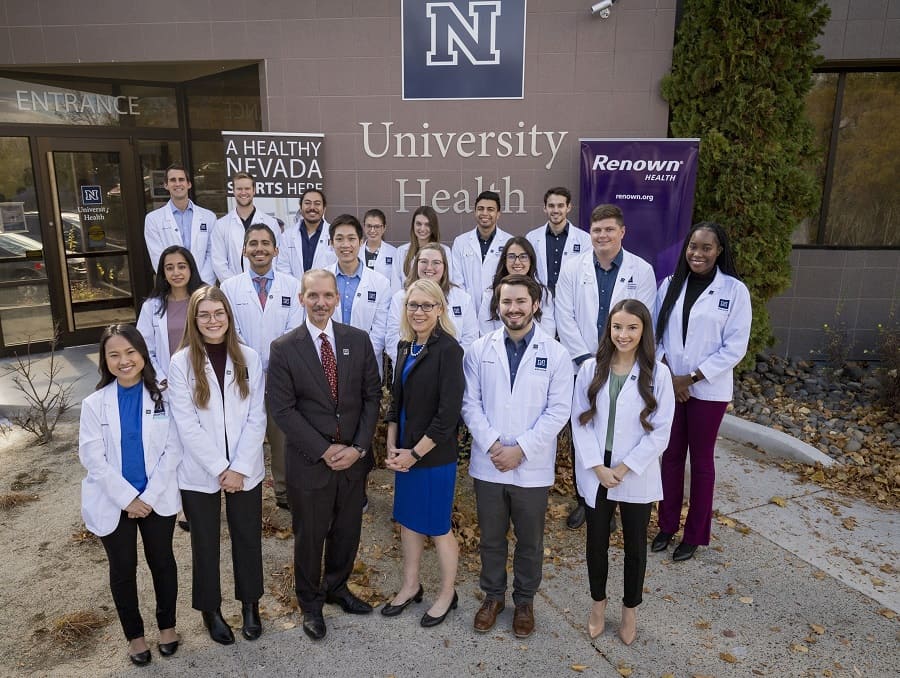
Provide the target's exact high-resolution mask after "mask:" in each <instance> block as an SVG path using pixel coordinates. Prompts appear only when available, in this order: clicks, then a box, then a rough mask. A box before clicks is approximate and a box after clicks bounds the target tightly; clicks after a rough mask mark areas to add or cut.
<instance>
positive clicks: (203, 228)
mask: <svg viewBox="0 0 900 678" xmlns="http://www.w3.org/2000/svg"><path fill="white" fill-rule="evenodd" d="M200 230H201V231H205V230H206V224H205V223H203V224H200Z"/></svg>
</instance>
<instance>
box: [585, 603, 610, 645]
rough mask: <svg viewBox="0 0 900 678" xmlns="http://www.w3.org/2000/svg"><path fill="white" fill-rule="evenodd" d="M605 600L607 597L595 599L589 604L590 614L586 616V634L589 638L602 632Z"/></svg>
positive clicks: (604, 618)
mask: <svg viewBox="0 0 900 678" xmlns="http://www.w3.org/2000/svg"><path fill="white" fill-rule="evenodd" d="M607 600H608V598H604V599H603V600H595V601H594V604H593V605H591V616H590V617H589V618H588V635H589V636H590V637H591V640H593V639H594V638H596V637H597V636H599V635H600V634H601V633H603V629H604V628H605V627H606V601H607Z"/></svg>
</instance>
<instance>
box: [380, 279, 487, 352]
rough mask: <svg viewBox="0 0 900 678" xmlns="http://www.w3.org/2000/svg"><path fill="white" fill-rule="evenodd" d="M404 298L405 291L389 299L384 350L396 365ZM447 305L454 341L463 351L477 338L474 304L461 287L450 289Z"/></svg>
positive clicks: (395, 293) (404, 310)
mask: <svg viewBox="0 0 900 678" xmlns="http://www.w3.org/2000/svg"><path fill="white" fill-rule="evenodd" d="M405 298H406V290H399V291H398V292H394V296H393V297H391V308H390V311H389V312H388V322H387V336H386V338H385V345H384V350H385V353H387V354H388V357H389V358H390V359H391V360H393V361H394V365H395V366H396V364H397V351H398V349H399V347H400V316H401V314H403V313H405V312H406V309H404V308H403V300H404V299H405ZM447 304H448V306H449V307H450V308H449V309H448V313H449V314H450V319H451V320H452V321H453V329H454V331H455V332H456V341H457V342H458V343H459V345H460V346H462V347H463V350H464V351H466V350H468V349H469V346H471V345H472V343H473V342H474V341H475V340H476V339H477V338H478V319H477V318H476V315H475V304H473V303H472V297H470V296H469V295H468V294H466V293H465V292H464V291H463V289H462V288H461V287H456V286H454V287H451V288H450V294H448V295H447Z"/></svg>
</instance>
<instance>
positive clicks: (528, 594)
mask: <svg viewBox="0 0 900 678" xmlns="http://www.w3.org/2000/svg"><path fill="white" fill-rule="evenodd" d="M541 293H542V290H541V286H540V285H539V284H538V283H537V282H536V281H534V280H533V279H532V278H529V277H528V276H524V275H509V276H507V277H505V278H504V279H503V280H502V281H501V282H500V285H498V287H497V290H496V292H495V294H497V295H498V310H499V314H500V319H501V320H502V321H503V327H502V328H501V329H498V330H494V331H493V332H491V333H489V334H486V335H484V336H483V337H481V338H480V339H478V340H477V341H476V342H475V343H474V344H472V347H471V348H470V349H469V350H468V351H466V356H465V362H464V371H465V377H466V393H465V397H464V398H463V408H462V414H463V419H464V420H465V422H466V425H467V426H468V427H469V430H470V431H471V432H472V456H471V459H470V462H469V475H471V476H472V478H474V483H475V500H476V503H477V507H478V525H479V527H480V529H481V542H480V552H481V578H480V585H481V589H482V591H484V596H485V597H484V602H483V603H482V605H481V609H479V610H478V613H477V614H476V615H475V622H474V627H475V630H476V631H478V632H481V633H486V632H488V631H490V630H491V629H492V628H493V626H494V623H495V622H496V620H497V615H498V614H500V612H502V611H503V609H504V607H505V606H506V558H507V538H506V535H507V531H508V530H509V523H510V520H512V524H513V530H514V532H515V536H516V546H515V554H514V556H513V602H514V603H515V606H516V609H515V614H514V615H513V623H512V628H513V633H514V634H515V636H516V637H517V638H527V637H528V636H530V635H531V633H532V632H533V631H534V605H533V601H534V596H535V594H536V593H537V590H538V588H539V587H540V584H541V567H542V565H543V558H544V515H545V513H546V511H547V494H548V492H549V490H550V487H551V486H552V485H553V479H554V466H555V462H556V438H557V435H558V434H559V432H560V430H561V429H562V427H563V426H565V424H566V421H568V419H569V412H570V408H571V402H572V373H571V362H570V360H569V355H568V353H567V352H566V350H565V349H564V348H563V347H562V346H561V345H560V344H559V342H557V341H556V340H555V339H554V338H553V337H551V336H550V335H549V334H547V333H546V332H545V331H544V330H543V329H541V327H540V325H538V324H537V323H535V319H537V320H540V299H541Z"/></svg>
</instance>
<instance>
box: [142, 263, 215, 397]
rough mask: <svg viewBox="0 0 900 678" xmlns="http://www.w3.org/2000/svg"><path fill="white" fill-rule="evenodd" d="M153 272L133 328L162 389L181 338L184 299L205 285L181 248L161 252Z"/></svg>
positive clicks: (185, 317) (185, 312)
mask: <svg viewBox="0 0 900 678" xmlns="http://www.w3.org/2000/svg"><path fill="white" fill-rule="evenodd" d="M156 271H157V273H156V281H155V283H154V285H153V290H152V291H151V292H150V294H149V295H148V296H147V299H146V300H145V301H144V304H143V305H142V306H141V312H140V315H138V321H137V328H138V330H139V331H140V333H141V334H142V335H143V336H144V341H146V342H147V349H148V350H149V351H150V362H151V364H152V365H153V369H154V370H156V376H157V378H158V379H159V382H160V384H161V385H163V386H165V384H166V379H167V378H168V374H169V361H170V360H171V358H172V355H174V353H175V351H177V350H178V347H179V346H181V340H182V339H183V338H184V327H185V325H186V319H187V307H188V299H190V296H191V295H192V294H193V293H194V290H196V289H197V288H199V287H202V286H203V285H205V284H206V283H205V282H203V280H202V279H201V278H200V270H199V269H198V268H197V262H196V261H194V255H193V254H191V252H190V250H188V249H187V248H185V247H182V246H181V245H171V246H169V247H167V248H166V249H164V250H163V252H162V254H161V255H160V257H159V265H158V266H157V267H156Z"/></svg>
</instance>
